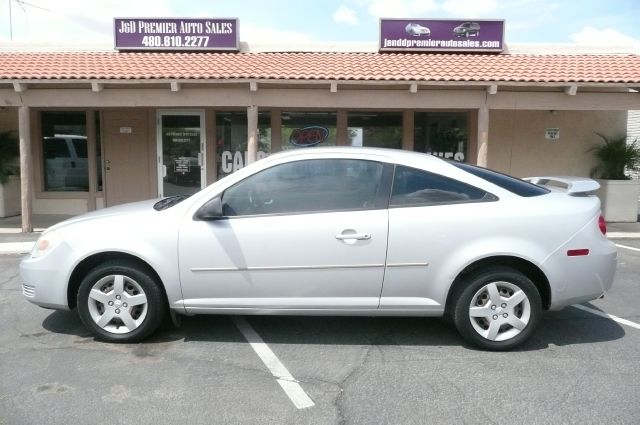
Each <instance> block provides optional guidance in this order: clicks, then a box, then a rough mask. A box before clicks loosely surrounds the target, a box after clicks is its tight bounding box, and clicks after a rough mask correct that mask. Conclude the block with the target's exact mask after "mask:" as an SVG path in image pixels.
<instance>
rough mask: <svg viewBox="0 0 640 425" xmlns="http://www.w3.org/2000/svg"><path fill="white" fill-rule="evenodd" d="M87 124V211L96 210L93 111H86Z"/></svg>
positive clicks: (94, 117)
mask: <svg viewBox="0 0 640 425" xmlns="http://www.w3.org/2000/svg"><path fill="white" fill-rule="evenodd" d="M85 116H86V118H85V119H86V123H87V162H88V164H87V170H88V173H89V197H88V198H87V211H94V210H95V209H96V191H97V188H98V167H97V164H96V139H97V135H96V131H97V128H96V116H95V111H93V110H88V111H86V113H85Z"/></svg>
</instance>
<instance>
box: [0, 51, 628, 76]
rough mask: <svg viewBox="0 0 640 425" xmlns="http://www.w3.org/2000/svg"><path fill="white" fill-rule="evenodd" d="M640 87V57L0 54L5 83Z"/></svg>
mask: <svg viewBox="0 0 640 425" xmlns="http://www.w3.org/2000/svg"><path fill="white" fill-rule="evenodd" d="M2 79H5V80H6V79H17V80H31V79H35V80H75V79H83V80H84V79H107V80H108V79H117V80H155V79H163V80H165V79H231V80H232V79H273V80H283V79H294V80H354V81H356V80H359V81H475V82H489V81H491V82H493V81H495V82H532V83H542V82H546V83H555V82H558V83H562V82H576V83H622V84H629V83H630V84H637V83H640V55H508V54H504V55H477V54H409V53H400V54H397V53H396V54H393V53H382V54H381V53H157V52H144V53H117V52H101V53H99V52H92V53H88V52H69V53H43V52H28V53H18V52H0V80H2Z"/></svg>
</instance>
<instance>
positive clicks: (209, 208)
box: [193, 196, 224, 221]
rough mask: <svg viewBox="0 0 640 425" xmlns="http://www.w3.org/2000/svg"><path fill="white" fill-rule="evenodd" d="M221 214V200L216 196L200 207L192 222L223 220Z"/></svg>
mask: <svg viewBox="0 0 640 425" xmlns="http://www.w3.org/2000/svg"><path fill="white" fill-rule="evenodd" d="M223 217H224V215H223V213H222V200H221V199H220V197H219V196H216V197H215V198H213V199H212V200H210V201H209V202H207V203H206V204H204V205H203V206H201V207H200V209H198V211H196V213H195V214H194V216H193V218H194V220H199V221H212V220H219V219H221V218H223Z"/></svg>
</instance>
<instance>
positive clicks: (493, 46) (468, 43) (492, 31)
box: [379, 19, 504, 52]
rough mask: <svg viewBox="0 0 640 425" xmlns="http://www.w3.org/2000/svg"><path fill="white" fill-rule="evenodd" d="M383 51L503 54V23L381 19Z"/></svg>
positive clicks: (501, 21) (475, 20)
mask: <svg viewBox="0 0 640 425" xmlns="http://www.w3.org/2000/svg"><path fill="white" fill-rule="evenodd" d="M379 49H380V51H381V52H404V51H408V52H416V51H418V52H422V51H426V52H502V50H503V49H504V20H501V19H497V20H483V19H467V20H464V19H457V20H451V19H381V20H380V46H379Z"/></svg>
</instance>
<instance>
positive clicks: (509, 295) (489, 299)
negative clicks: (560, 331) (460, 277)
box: [453, 267, 542, 351]
mask: <svg viewBox="0 0 640 425" xmlns="http://www.w3.org/2000/svg"><path fill="white" fill-rule="evenodd" d="M465 283H466V284H465V285H464V286H463V287H462V288H461V289H460V290H459V291H458V292H457V294H456V298H455V299H454V309H453V322H454V324H455V326H456V328H457V329H458V332H460V334H461V335H462V337H463V338H464V339H465V340H466V341H467V342H469V343H471V344H473V345H476V346H478V347H480V348H483V349H487V350H495V351H499V350H509V349H511V348H514V347H516V346H517V345H519V344H521V343H523V342H524V341H525V340H527V339H528V338H529V336H530V335H531V334H532V333H533V331H534V330H535V328H536V326H537V324H538V322H539V321H540V316H541V314H542V302H541V299H540V294H539V293H538V290H537V288H536V286H535V285H534V284H533V282H531V280H530V279H529V278H528V277H526V276H525V275H523V274H522V273H520V272H518V271H517V270H514V269H511V268H507V267H492V268H490V269H486V270H483V271H480V272H478V273H475V274H473V275H471V276H470V277H469V278H468V279H467V280H466V282H465Z"/></svg>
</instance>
